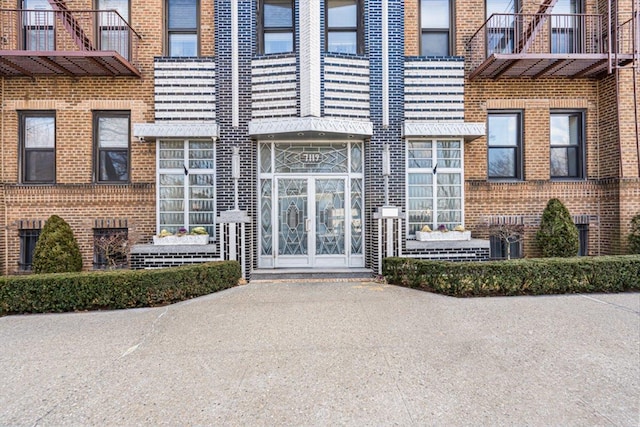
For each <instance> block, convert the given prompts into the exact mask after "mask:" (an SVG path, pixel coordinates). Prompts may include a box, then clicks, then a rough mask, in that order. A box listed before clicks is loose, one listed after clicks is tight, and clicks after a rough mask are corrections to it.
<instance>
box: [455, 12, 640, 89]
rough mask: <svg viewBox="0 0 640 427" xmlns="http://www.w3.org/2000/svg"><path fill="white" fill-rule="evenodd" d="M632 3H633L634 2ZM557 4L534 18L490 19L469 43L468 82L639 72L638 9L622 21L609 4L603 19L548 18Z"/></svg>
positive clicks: (506, 16) (583, 16) (501, 16)
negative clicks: (621, 70)
mask: <svg viewBox="0 0 640 427" xmlns="http://www.w3.org/2000/svg"><path fill="white" fill-rule="evenodd" d="M634 1H636V0H634ZM556 3H557V0H544V1H543V2H542V4H541V5H540V6H539V9H538V11H537V13H534V14H526V13H497V14H493V15H491V16H490V17H489V18H488V19H487V21H486V22H485V23H484V25H482V27H481V28H480V29H478V31H476V33H475V34H474V35H473V36H472V37H471V39H470V40H469V42H468V43H467V60H468V66H469V71H470V72H469V78H470V79H471V80H473V79H478V78H489V79H494V80H497V79H500V78H509V77H528V78H532V79H537V78H541V77H569V78H598V77H601V76H603V75H606V74H608V73H611V72H612V70H613V69H615V68H622V67H636V68H637V67H638V59H639V58H638V49H639V46H640V27H639V23H640V20H639V19H638V13H639V12H638V7H637V6H636V5H635V4H634V8H633V11H632V13H631V14H630V16H629V17H628V19H626V20H620V19H619V16H620V15H621V14H619V13H618V12H617V11H616V10H615V7H614V6H617V2H616V1H615V0H608V10H607V13H606V14H595V15H594V14H584V13H571V14H552V13H551V12H552V11H553V7H554V6H555V5H556Z"/></svg>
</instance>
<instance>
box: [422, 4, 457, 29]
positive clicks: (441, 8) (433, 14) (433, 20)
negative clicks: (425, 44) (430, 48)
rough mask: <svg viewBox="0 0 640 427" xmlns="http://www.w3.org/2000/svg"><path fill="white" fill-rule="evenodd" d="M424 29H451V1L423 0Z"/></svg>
mask: <svg viewBox="0 0 640 427" xmlns="http://www.w3.org/2000/svg"><path fill="white" fill-rule="evenodd" d="M420 5H421V6H420V7H421V9H420V21H421V26H422V28H449V22H450V19H449V0H421V2H420Z"/></svg>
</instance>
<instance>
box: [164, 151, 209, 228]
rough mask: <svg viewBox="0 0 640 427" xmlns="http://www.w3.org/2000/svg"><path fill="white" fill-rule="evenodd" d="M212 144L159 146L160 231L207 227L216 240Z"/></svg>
mask: <svg viewBox="0 0 640 427" xmlns="http://www.w3.org/2000/svg"><path fill="white" fill-rule="evenodd" d="M214 168H215V152H214V143H213V141H199V140H162V141H159V142H158V181H157V183H158V185H157V187H158V216H157V217H158V231H161V230H167V231H169V232H171V233H176V232H177V231H178V230H179V229H181V228H185V229H186V230H187V231H191V230H192V229H193V228H194V227H204V228H205V229H206V230H207V233H209V236H210V237H213V236H215V226H214V224H215V215H216V212H215V194H216V192H215V169H214Z"/></svg>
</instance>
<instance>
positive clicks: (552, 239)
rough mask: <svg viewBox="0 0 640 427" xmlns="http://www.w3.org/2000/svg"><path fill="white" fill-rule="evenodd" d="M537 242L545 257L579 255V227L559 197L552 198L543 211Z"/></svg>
mask: <svg viewBox="0 0 640 427" xmlns="http://www.w3.org/2000/svg"><path fill="white" fill-rule="evenodd" d="M536 243H537V245H538V247H539V248H540V250H541V251H542V256H544V257H572V256H576V255H578V250H580V239H579V237H578V228H577V227H576V225H575V224H574V223H573V219H571V215H569V211H568V210H567V208H566V207H565V206H564V205H563V204H562V202H561V201H560V200H558V199H551V200H549V202H548V203H547V207H546V208H544V211H543V212H542V220H541V221H540V229H539V230H538V232H537V233H536Z"/></svg>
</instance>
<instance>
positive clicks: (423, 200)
mask: <svg viewBox="0 0 640 427" xmlns="http://www.w3.org/2000/svg"><path fill="white" fill-rule="evenodd" d="M462 144H463V143H462V140H460V139H432V140H423V141H409V142H408V143H407V204H408V208H407V213H408V233H407V234H408V236H409V237H410V238H411V237H415V233H416V231H420V230H422V228H423V227H424V226H425V225H426V226H429V228H430V229H431V230H437V229H438V228H440V227H445V228H446V229H447V230H453V229H454V228H455V227H456V226H458V225H463V208H464V206H463V201H464V175H463V146H462Z"/></svg>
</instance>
